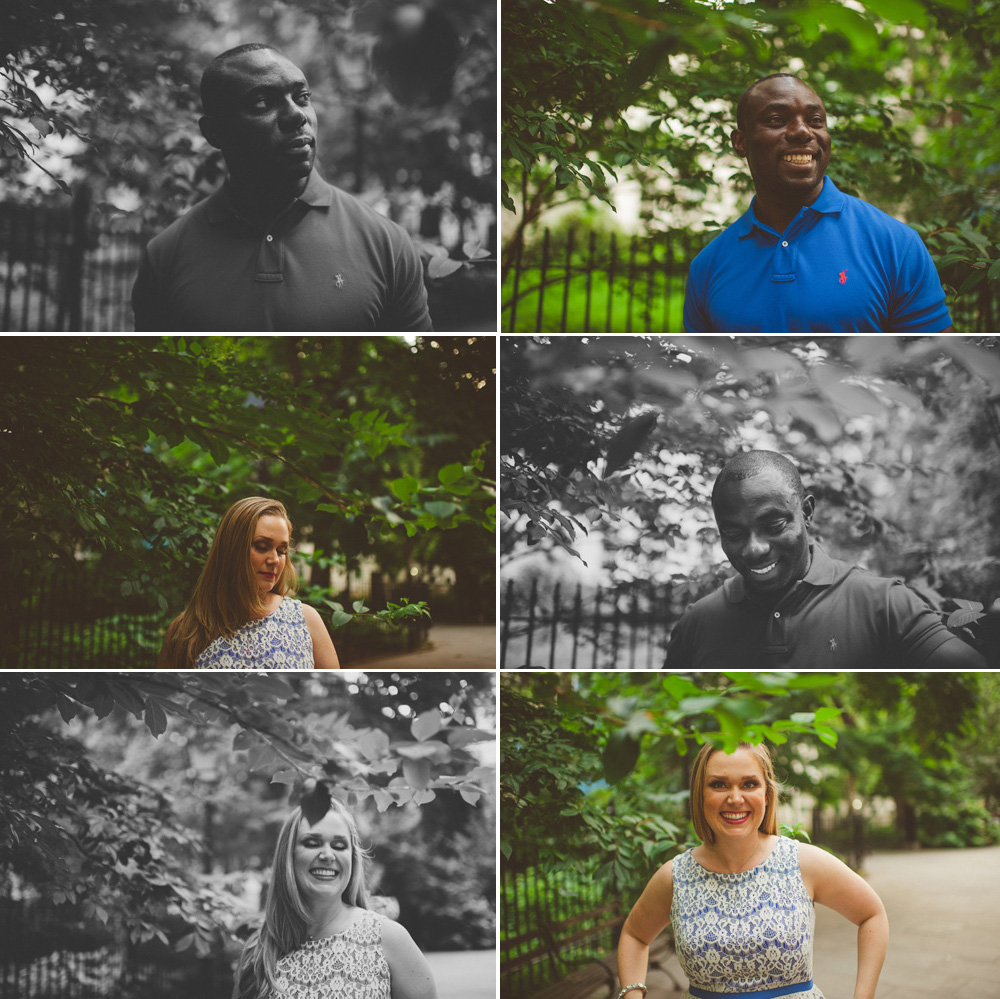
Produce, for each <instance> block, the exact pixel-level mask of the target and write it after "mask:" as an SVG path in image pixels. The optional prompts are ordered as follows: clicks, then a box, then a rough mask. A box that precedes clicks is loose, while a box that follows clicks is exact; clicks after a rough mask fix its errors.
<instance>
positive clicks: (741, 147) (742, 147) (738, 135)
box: [729, 128, 747, 159]
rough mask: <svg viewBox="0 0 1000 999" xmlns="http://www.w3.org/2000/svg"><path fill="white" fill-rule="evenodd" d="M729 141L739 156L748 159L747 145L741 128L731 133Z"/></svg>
mask: <svg viewBox="0 0 1000 999" xmlns="http://www.w3.org/2000/svg"><path fill="white" fill-rule="evenodd" d="M729 140H730V142H732V144H733V149H734V150H735V152H736V155H737V156H741V157H742V158H743V159H746V158H747V144H746V142H745V141H744V138H743V131H742V129H739V128H734V129H733V130H732V131H731V132H730V133H729Z"/></svg>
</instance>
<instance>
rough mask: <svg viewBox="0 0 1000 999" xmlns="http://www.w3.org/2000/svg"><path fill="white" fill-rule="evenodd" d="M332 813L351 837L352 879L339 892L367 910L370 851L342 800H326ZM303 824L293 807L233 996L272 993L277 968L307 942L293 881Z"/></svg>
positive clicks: (257, 998)
mask: <svg viewBox="0 0 1000 999" xmlns="http://www.w3.org/2000/svg"><path fill="white" fill-rule="evenodd" d="M330 811H332V812H336V813H337V815H339V816H340V817H341V818H342V819H343V820H344V823H345V824H346V826H347V829H348V832H349V833H350V837H351V877H350V879H349V880H348V882H347V887H346V888H345V889H344V894H343V895H342V896H341V897H342V898H343V900H344V901H345V902H346V903H347V904H348V905H354V906H357V907H358V908H359V909H367V908H369V899H368V887H367V880H366V877H365V863H366V861H367V860H368V854H367V853H366V852H365V850H364V848H363V847H362V846H361V838H360V836H359V835H358V826H357V823H356V822H355V821H354V816H353V815H352V814H351V813H350V812H349V811H348V810H347V807H346V806H345V805H344V804H343V802H341V801H339V800H338V799H337V798H331V799H330ZM301 824H302V809H301V808H296V809H295V810H294V811H293V812H292V813H291V815H289V816H288V818H287V819H285V823H284V825H283V826H282V827H281V832H280V833H278V842H277V845H276V846H275V848H274V860H273V862H272V864H271V881H270V884H269V885H268V887H267V901H266V903H265V905H264V925H263V926H262V927H261V928H260V930H259V931H258V932H257V933H256V934H255V935H254V936H253V937H251V938H250V940H249V941H248V942H247V945H246V947H245V948H244V950H243V954H242V956H241V958H240V963H239V966H238V967H237V970H236V990H235V992H234V995H235V996H238V997H239V999H266V997H268V996H272V995H276V994H277V990H276V989H275V987H274V980H275V966H276V965H277V963H278V961H280V960H281V958H283V957H284V956H285V955H286V954H290V953H291V952H292V951H293V950H295V949H296V948H297V947H300V946H301V945H302V944H303V943H304V942H305V940H306V937H307V932H306V931H307V929H308V927H309V911H308V909H306V906H305V903H304V902H303V901H302V895H301V893H300V892H299V886H298V883H297V882H296V880H295V864H294V859H295V843H296V841H297V840H298V836H299V827H300V826H301Z"/></svg>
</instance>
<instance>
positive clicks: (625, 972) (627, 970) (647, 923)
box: [618, 861, 674, 999]
mask: <svg viewBox="0 0 1000 999" xmlns="http://www.w3.org/2000/svg"><path fill="white" fill-rule="evenodd" d="M673 900H674V874H673V867H672V861H668V862H667V863H666V864H664V865H663V866H662V867H661V868H660V869H659V870H658V871H657V872H656V873H655V874H654V875H653V876H652V878H650V881H649V884H648V885H646V888H645V890H644V891H643V893H642V894H641V895H640V896H639V901H638V902H636V903H635V905H633V906H632V911H631V912H630V913H629V914H628V919H626V920H625V925H624V926H623V927H622V935H621V939H620V940H619V941H618V977H619V979H621V986H620V987H621V988H624V987H625V986H626V985H635V984H636V983H638V982H642V983H643V984H645V982H646V971H647V970H648V968H649V946H650V944H651V943H652V942H653V941H654V940H655V939H656V938H657V937H658V936H659V935H660V933H662V932H663V927H664V926H666V925H667V923H669V922H670V905H671V903H672V902H673ZM641 997H642V990H641V989H636V990H635V991H634V992H628V993H626V995H625V999H641Z"/></svg>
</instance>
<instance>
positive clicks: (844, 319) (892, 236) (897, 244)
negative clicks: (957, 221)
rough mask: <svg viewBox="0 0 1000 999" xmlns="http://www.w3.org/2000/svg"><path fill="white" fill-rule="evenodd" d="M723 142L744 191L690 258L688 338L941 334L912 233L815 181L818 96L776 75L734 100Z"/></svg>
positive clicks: (820, 165)
mask: <svg viewBox="0 0 1000 999" xmlns="http://www.w3.org/2000/svg"><path fill="white" fill-rule="evenodd" d="M736 123H737V127H736V129H735V130H734V131H733V133H732V143H733V149H735V150H736V153H737V155H739V156H741V157H743V158H744V159H746V161H747V166H748V168H749V170H750V176H751V177H752V178H753V183H754V190H755V192H756V193H755V197H754V199H753V201H752V202H751V204H750V208H749V209H748V210H747V211H746V213H745V214H744V215H743V216H742V217H741V218H739V219H738V220H737V221H736V222H734V223H733V224H732V225H731V226H729V227H728V228H727V229H725V230H723V232H722V233H720V234H719V235H718V236H717V237H716V238H715V239H714V240H713V241H712V242H711V243H709V245H708V246H707V247H705V249H704V250H702V251H701V253H699V254H698V256H697V257H695V259H694V261H693V262H692V264H691V273H690V275H689V276H688V284H687V293H686V296H685V300H684V329H685V331H686V332H688V333H723V334H736V333H750V334H761V333H762V334H771V333H775V334H786V333H792V334H793V333H806V334H810V335H812V334H818V333H834V334H838V333H839V334H871V333H910V334H929V333H953V332H954V329H953V327H952V325H951V318H950V316H949V314H948V309H947V307H946V305H945V301H944V292H943V291H942V289H941V282H940V280H939V278H938V275H937V271H936V270H935V268H934V263H933V261H932V260H931V258H930V254H928V252H927V249H926V247H925V246H924V245H923V243H922V242H921V240H920V237H919V236H918V235H917V233H916V231H915V230H913V229H911V228H910V227H909V226H907V225H904V224H903V223H902V222H899V221H897V220H896V219H894V218H891V217H890V216H888V215H886V214H885V213H884V212H882V211H880V210H879V209H877V208H874V207H873V206H871V205H869V204H866V203H865V202H863V201H860V200H859V199H858V198H852V197H850V196H849V195H847V194H844V193H843V192H842V191H840V190H838V188H837V187H836V185H835V184H834V183H833V181H832V180H831V179H830V178H829V177H827V176H826V168H827V165H828V164H829V162H830V133H829V131H828V130H827V124H826V110H825V108H824V107H823V101H822V100H821V99H820V98H819V97H818V96H817V95H816V94H815V93H814V92H813V91H812V90H811V89H810V88H809V87H808V86H807V85H806V84H805V83H803V82H802V81H801V80H800V79H798V77H795V76H792V75H791V74H788V73H779V74H775V75H774V76H768V77H764V79H762V80H758V81H757V82H756V83H754V84H753V85H751V86H750V87H749V88H748V89H747V91H746V92H745V93H744V94H743V96H742V97H741V98H740V102H739V105H738V106H737V111H736Z"/></svg>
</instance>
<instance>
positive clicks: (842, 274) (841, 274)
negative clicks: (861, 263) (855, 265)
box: [840, 271, 847, 284]
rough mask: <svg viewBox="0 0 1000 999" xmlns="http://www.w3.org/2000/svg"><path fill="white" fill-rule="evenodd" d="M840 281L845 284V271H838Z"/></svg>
mask: <svg viewBox="0 0 1000 999" xmlns="http://www.w3.org/2000/svg"><path fill="white" fill-rule="evenodd" d="M840 283H841V284H847V271H841V272H840Z"/></svg>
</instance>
